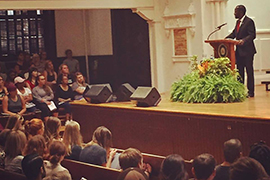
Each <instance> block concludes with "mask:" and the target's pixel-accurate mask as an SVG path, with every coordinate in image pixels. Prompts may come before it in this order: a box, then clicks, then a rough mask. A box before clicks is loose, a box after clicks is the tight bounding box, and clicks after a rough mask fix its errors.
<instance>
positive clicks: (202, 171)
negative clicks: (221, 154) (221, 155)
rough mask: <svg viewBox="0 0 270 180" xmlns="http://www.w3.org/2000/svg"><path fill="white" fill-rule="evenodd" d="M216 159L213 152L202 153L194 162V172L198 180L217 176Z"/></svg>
mask: <svg viewBox="0 0 270 180" xmlns="http://www.w3.org/2000/svg"><path fill="white" fill-rule="evenodd" d="M215 166H216V160H215V158H214V157H213V156H212V155H211V154H207V153H205V154H201V155H199V156H197V157H196V158H195V159H194V160H193V163H192V173H193V175H194V177H195V179H196V180H212V179H213V178H214V177H215V174H216V171H215Z"/></svg>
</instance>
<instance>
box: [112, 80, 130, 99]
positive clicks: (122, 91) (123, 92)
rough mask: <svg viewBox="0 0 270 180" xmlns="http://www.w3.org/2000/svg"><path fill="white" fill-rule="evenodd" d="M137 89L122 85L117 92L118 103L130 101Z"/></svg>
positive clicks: (127, 84)
mask: <svg viewBox="0 0 270 180" xmlns="http://www.w3.org/2000/svg"><path fill="white" fill-rule="evenodd" d="M134 91H135V89H134V88H133V87H132V86H131V85H130V84H129V83H125V84H122V85H121V86H120V87H119V88H118V89H117V91H116V92H115V96H116V101H130V96H131V95H132V94H133V93H134Z"/></svg>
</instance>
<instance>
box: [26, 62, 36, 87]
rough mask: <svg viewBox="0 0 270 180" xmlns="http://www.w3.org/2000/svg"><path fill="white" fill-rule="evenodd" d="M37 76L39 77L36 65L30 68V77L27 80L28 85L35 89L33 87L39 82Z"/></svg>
mask: <svg viewBox="0 0 270 180" xmlns="http://www.w3.org/2000/svg"><path fill="white" fill-rule="evenodd" d="M37 78H38V71H37V68H35V67H32V68H30V70H29V76H28V79H27V80H26V81H25V82H26V85H27V87H28V88H30V89H31V90H33V88H34V87H36V86H37V84H38V83H37Z"/></svg>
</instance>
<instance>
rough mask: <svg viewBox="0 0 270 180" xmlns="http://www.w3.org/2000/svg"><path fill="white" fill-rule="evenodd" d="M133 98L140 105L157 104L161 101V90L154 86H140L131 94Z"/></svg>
mask: <svg viewBox="0 0 270 180" xmlns="http://www.w3.org/2000/svg"><path fill="white" fill-rule="evenodd" d="M130 99H131V100H135V101H137V106H139V107H149V106H157V105H158V103H159V102H160V101H161V97H160V94H159V92H158V91H157V89H156V88H154V87H140V86H139V87H138V88H137V89H136V90H135V92H134V93H133V94H132V95H131V96H130Z"/></svg>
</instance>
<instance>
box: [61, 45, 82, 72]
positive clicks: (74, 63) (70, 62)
mask: <svg viewBox="0 0 270 180" xmlns="http://www.w3.org/2000/svg"><path fill="white" fill-rule="evenodd" d="M65 54H66V57H67V59H65V60H64V61H63V64H66V65H67V66H68V68H69V71H70V73H71V74H74V73H76V72H79V71H80V64H79V61H78V60H77V59H74V58H73V57H72V51H71V49H67V50H66V51H65Z"/></svg>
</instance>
